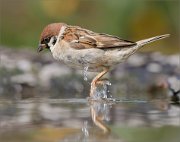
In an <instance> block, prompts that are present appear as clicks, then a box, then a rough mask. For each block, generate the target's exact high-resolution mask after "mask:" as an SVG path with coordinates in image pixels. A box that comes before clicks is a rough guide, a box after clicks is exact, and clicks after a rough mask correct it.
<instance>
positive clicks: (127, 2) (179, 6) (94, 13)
mask: <svg viewBox="0 0 180 142" xmlns="http://www.w3.org/2000/svg"><path fill="white" fill-rule="evenodd" d="M0 5H1V8H0V9H1V16H0V20H1V22H0V31H1V37H0V45H4V46H10V47H13V48H24V47H25V48H27V47H29V48H33V49H34V50H35V49H36V47H37V45H38V40H39V36H40V33H41V31H42V29H43V27H44V26H46V25H47V24H49V23H53V22H65V23H67V24H70V25H79V26H82V27H84V28H88V29H90V30H93V31H96V32H103V33H108V34H112V35H117V36H120V37H121V38H124V39H128V40H132V41H136V40H140V39H143V38H148V37H151V36H155V35H160V34H167V33H170V34H171V37H170V38H169V39H166V40H162V41H160V42H158V43H156V44H154V43H153V45H154V46H155V48H144V49H143V50H146V51H147V50H148V51H152V50H158V51H163V52H165V53H176V52H177V51H178V50H179V47H180V46H179V45H180V44H179V41H178V40H179V38H180V34H179V32H180V26H179V23H180V16H179V13H180V1H179V0H0ZM151 46H152V45H151Z"/></svg>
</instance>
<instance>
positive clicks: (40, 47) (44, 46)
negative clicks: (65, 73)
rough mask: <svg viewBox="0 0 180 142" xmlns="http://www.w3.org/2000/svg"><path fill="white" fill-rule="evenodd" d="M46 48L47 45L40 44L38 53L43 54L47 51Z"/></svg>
mask: <svg viewBox="0 0 180 142" xmlns="http://www.w3.org/2000/svg"><path fill="white" fill-rule="evenodd" d="M45 48H46V44H39V46H38V50H37V51H38V52H41V51H42V50H43V49H45Z"/></svg>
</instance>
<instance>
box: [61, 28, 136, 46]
mask: <svg viewBox="0 0 180 142" xmlns="http://www.w3.org/2000/svg"><path fill="white" fill-rule="evenodd" d="M65 33H66V35H64V40H66V41H68V42H70V44H71V47H72V48H75V49H87V48H99V49H108V48H126V47H129V46H132V45H136V43H135V42H131V41H128V40H123V39H120V38H118V37H116V36H111V35H107V34H99V33H94V32H92V31H89V30H86V29H82V28H80V27H77V26H69V27H68V28H67V29H66V31H65ZM72 39H73V40H72Z"/></svg>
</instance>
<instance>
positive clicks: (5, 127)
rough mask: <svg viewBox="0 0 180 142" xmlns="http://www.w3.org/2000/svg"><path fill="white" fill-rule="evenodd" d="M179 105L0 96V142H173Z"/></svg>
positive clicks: (177, 130)
mask: <svg viewBox="0 0 180 142" xmlns="http://www.w3.org/2000/svg"><path fill="white" fill-rule="evenodd" d="M179 134H180V107H179V106H176V105H172V104H169V103H168V102H166V101H162V100H153V101H139V100H133V101H131V100H115V99H112V98H111V99H109V100H106V99H105V100H94V101H93V100H90V99H73V98H71V99H39V98H37V99H30V100H20V101H7V100H1V101H0V142H21V141H22V142H24V141H25V142H60V141H63V142H71V141H73V142H81V141H82V142H87V141H88V142H89V141H90V142H99V141H103V142H112V141H114V142H144V141H146V142H152V141H157V142H161V141H162V142H166V141H167V142H169V141H173V142H176V141H177V142H178V141H179V139H180V135H179Z"/></svg>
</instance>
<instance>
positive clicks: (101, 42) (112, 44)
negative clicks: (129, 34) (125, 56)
mask: <svg viewBox="0 0 180 142" xmlns="http://www.w3.org/2000/svg"><path fill="white" fill-rule="evenodd" d="M94 38H95V39H96V40H97V48H102V49H104V48H123V47H129V46H133V45H136V43H135V42H132V41H128V40H124V39H120V38H119V37H116V36H111V35H107V34H97V35H95V36H94Z"/></svg>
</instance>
